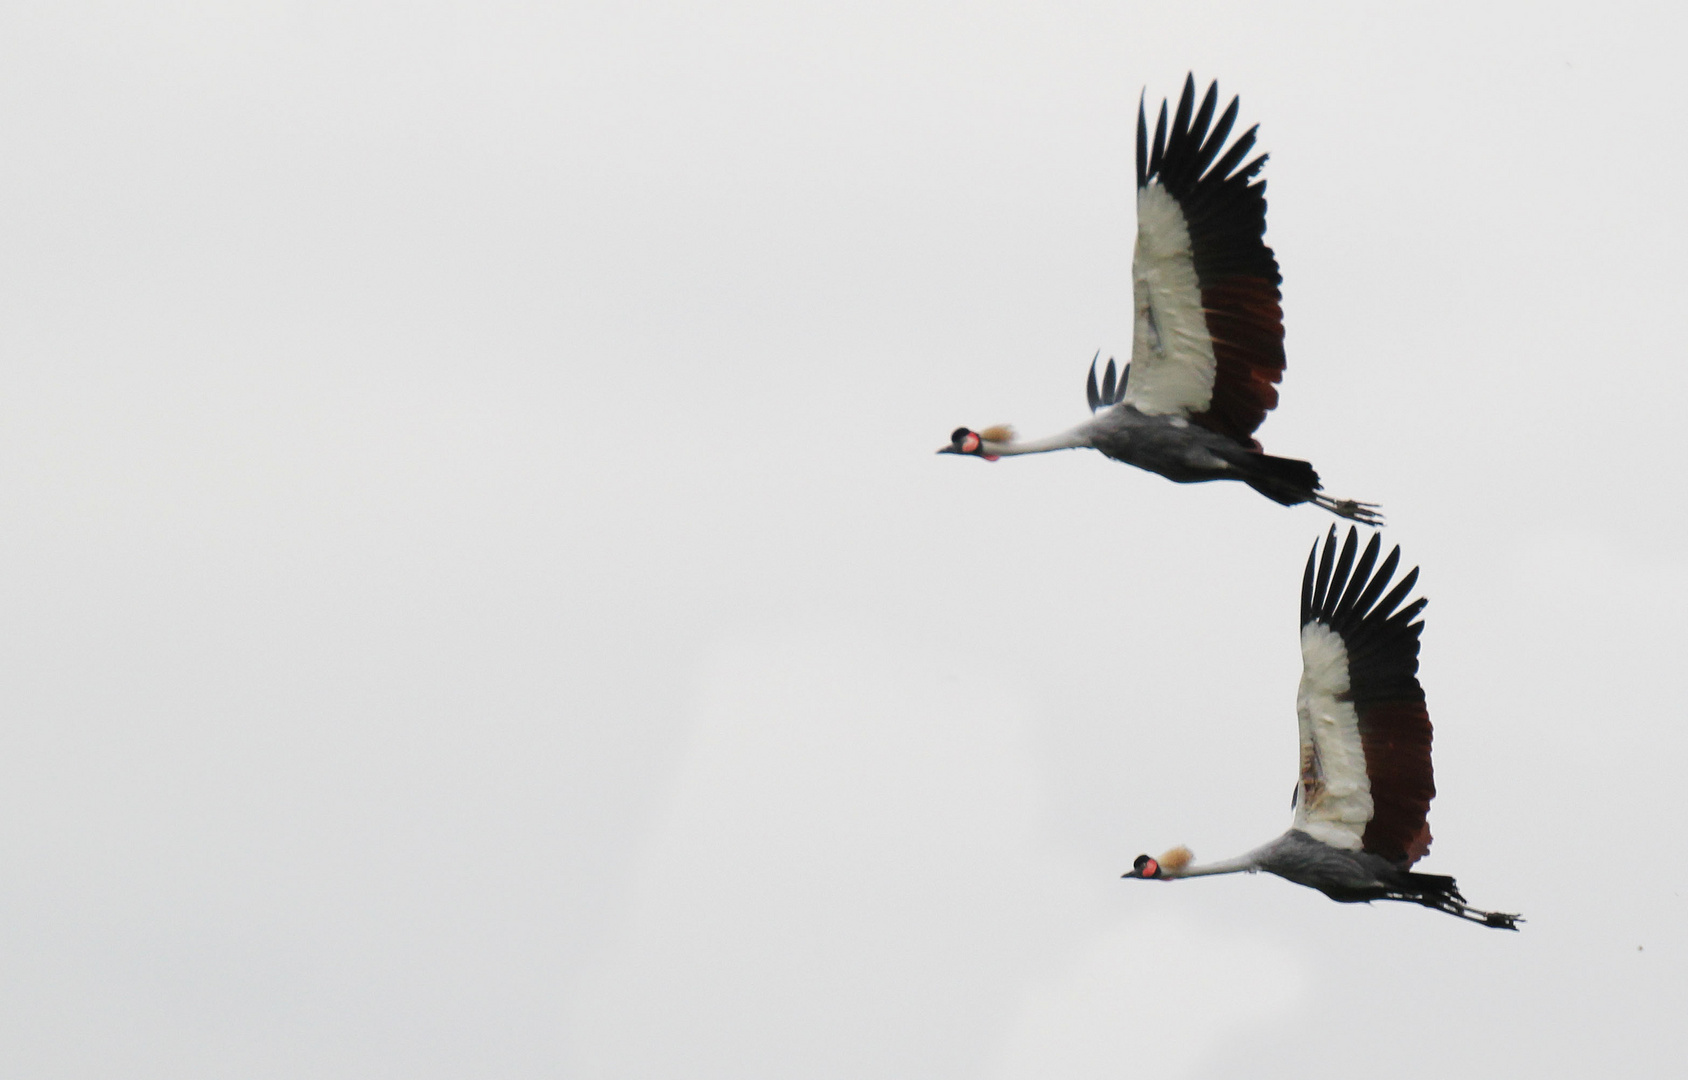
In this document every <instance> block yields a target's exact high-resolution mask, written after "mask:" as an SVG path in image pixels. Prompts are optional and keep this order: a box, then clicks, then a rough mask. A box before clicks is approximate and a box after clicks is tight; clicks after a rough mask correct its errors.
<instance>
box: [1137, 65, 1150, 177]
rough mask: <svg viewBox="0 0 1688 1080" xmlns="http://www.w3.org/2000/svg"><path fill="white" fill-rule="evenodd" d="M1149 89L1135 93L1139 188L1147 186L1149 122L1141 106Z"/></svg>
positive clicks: (1146, 97)
mask: <svg viewBox="0 0 1688 1080" xmlns="http://www.w3.org/2000/svg"><path fill="white" fill-rule="evenodd" d="M1148 97H1149V89H1148V87H1144V88H1143V92H1142V93H1141V94H1139V95H1137V187H1138V189H1139V190H1141V189H1143V188H1146V187H1148V186H1149V122H1148V120H1147V119H1146V118H1145V117H1144V115H1143V106H1144V104H1145V103H1146V102H1147V101H1148Z"/></svg>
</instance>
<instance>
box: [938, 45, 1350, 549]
mask: <svg viewBox="0 0 1688 1080" xmlns="http://www.w3.org/2000/svg"><path fill="white" fill-rule="evenodd" d="M1218 94H1219V84H1218V83H1217V82H1215V83H1214V84H1212V85H1211V86H1209V87H1208V90H1207V96H1206V97H1204V98H1203V99H1202V103H1201V107H1200V108H1195V107H1194V103H1195V96H1196V82H1195V79H1194V77H1193V76H1191V77H1186V79H1185V80H1184V95H1183V97H1182V98H1180V99H1179V102H1178V111H1177V113H1176V114H1175V115H1174V116H1173V118H1172V127H1171V129H1170V130H1169V129H1168V128H1167V123H1166V102H1164V101H1162V102H1161V109H1160V119H1159V120H1158V121H1157V122H1156V123H1155V138H1154V142H1153V144H1152V149H1151V144H1150V142H1149V137H1148V124H1147V122H1146V120H1145V118H1144V113H1143V103H1142V102H1141V101H1139V102H1138V105H1137V249H1136V252H1135V253H1134V254H1133V256H1132V260H1131V276H1132V291H1133V293H1134V296H1135V302H1136V313H1137V315H1136V329H1135V332H1134V335H1133V340H1132V343H1131V362H1130V363H1128V364H1126V365H1125V368H1124V369H1123V370H1122V371H1120V372H1119V373H1118V378H1117V380H1116V378H1115V370H1114V362H1113V360H1112V359H1109V361H1108V366H1107V370H1106V372H1105V373H1104V374H1103V376H1102V384H1101V386H1100V387H1098V386H1097V384H1096V360H1098V359H1100V358H1101V353H1100V352H1098V353H1097V354H1096V357H1095V358H1094V359H1092V360H1091V362H1090V377H1089V381H1088V383H1087V384H1086V387H1085V391H1086V397H1087V398H1088V399H1089V402H1090V411H1091V413H1092V414H1094V415H1093V416H1092V417H1091V419H1089V420H1088V421H1086V422H1085V423H1083V424H1080V425H1079V426H1078V427H1075V428H1073V429H1072V430H1070V431H1064V432H1062V433H1061V434H1059V435H1053V436H1050V437H1049V438H1046V439H1031V440H1026V441H1021V440H1020V439H1018V438H1017V437H1016V436H1015V434H1014V429H1013V428H1011V427H1008V426H1006V425H1002V426H998V427H991V428H986V429H985V430H983V431H974V430H972V429H971V428H965V427H962V428H956V429H955V431H954V433H953V434H952V435H951V436H950V442H949V444H948V445H947V446H944V447H941V448H940V449H939V450H938V453H940V454H964V455H970V456H973V457H980V458H984V459H985V460H986V461H995V460H997V459H998V458H1002V457H1009V456H1011V455H1014V454H1041V453H1043V452H1045V451H1048V450H1066V449H1072V448H1076V447H1085V446H1088V447H1091V448H1093V449H1096V450H1100V451H1102V453H1104V454H1106V455H1107V456H1108V457H1111V458H1113V459H1114V460H1116V461H1123V462H1125V463H1127V464H1128V465H1135V466H1137V467H1138V468H1140V469H1147V470H1149V471H1150V472H1153V473H1159V474H1160V475H1162V476H1164V477H1166V478H1167V479H1168V480H1172V481H1174V482H1176V483H1180V484H1193V483H1199V482H1201V481H1204V480H1241V481H1242V482H1243V483H1245V484H1247V485H1248V486H1250V487H1252V488H1253V489H1254V490H1256V491H1258V492H1260V493H1261V494H1262V495H1264V496H1266V497H1267V498H1268V499H1271V500H1273V501H1274V502H1278V503H1281V504H1283V505H1284V506H1294V505H1296V504H1298V503H1304V502H1312V503H1317V504H1318V505H1319V506H1322V507H1324V508H1325V509H1326V510H1329V511H1331V512H1332V513H1334V514H1337V515H1339V516H1341V517H1345V518H1352V519H1353V520H1355V521H1360V522H1364V523H1366V524H1370V525H1375V524H1379V523H1380V522H1381V520H1382V519H1381V518H1380V517H1379V516H1378V514H1377V507H1376V506H1375V505H1374V504H1371V503H1362V502H1356V501H1354V500H1352V499H1333V498H1331V497H1330V496H1328V495H1324V494H1321V487H1322V485H1321V484H1320V483H1319V474H1318V473H1316V472H1314V471H1313V466H1311V465H1309V464H1308V463H1307V462H1305V461H1296V460H1294V459H1292V458H1281V457H1270V456H1268V455H1266V454H1264V453H1262V452H1261V448H1260V443H1258V442H1257V441H1255V438H1254V431H1255V429H1256V428H1258V427H1259V426H1260V424H1261V421H1263V420H1265V419H1266V413H1267V412H1268V411H1269V410H1270V409H1272V408H1273V407H1274V406H1276V405H1277V403H1278V389H1277V385H1276V384H1277V382H1278V380H1279V379H1280V378H1282V377H1283V372H1284V326H1283V309H1282V308H1281V307H1280V306H1279V300H1280V299H1281V296H1280V294H1279V292H1278V284H1279V283H1280V282H1281V281H1282V280H1283V278H1282V276H1281V275H1280V274H1279V273H1278V263H1277V260H1276V259H1275V258H1273V256H1272V249H1271V248H1269V247H1267V246H1266V243H1265V241H1264V240H1263V239H1262V237H1263V236H1264V235H1265V232H1266V181H1264V180H1255V179H1254V178H1255V176H1256V175H1257V174H1258V173H1259V172H1260V169H1261V167H1262V166H1263V165H1265V164H1266V155H1265V154H1261V155H1260V156H1259V157H1256V158H1255V159H1254V160H1253V161H1250V162H1249V163H1248V164H1246V165H1241V167H1240V168H1239V167H1238V166H1239V165H1240V164H1241V162H1242V160H1243V158H1244V157H1245V156H1246V155H1247V154H1248V152H1249V150H1250V149H1251V148H1252V147H1253V146H1254V133H1255V132H1256V131H1257V130H1259V128H1258V125H1256V126H1255V127H1251V128H1249V129H1248V130H1247V131H1245V132H1243V134H1242V136H1241V137H1240V138H1238V139H1237V140H1236V141H1235V142H1233V143H1232V144H1231V146H1230V149H1228V150H1225V152H1224V153H1223V154H1221V153H1220V151H1221V149H1223V148H1224V146H1225V140H1226V138H1228V137H1229V136H1230V134H1231V125H1232V124H1234V123H1235V122H1236V119H1237V100H1238V99H1236V98H1232V99H1231V104H1230V105H1229V106H1228V107H1227V108H1226V109H1225V112H1224V113H1223V114H1222V115H1221V116H1220V117H1219V122H1218V123H1217V124H1214V125H1213V127H1212V130H1211V132H1210V131H1209V127H1208V125H1209V124H1210V123H1211V122H1212V120H1213V110H1214V105H1215V103H1216V102H1217V99H1218ZM1192 113H1193V116H1192Z"/></svg>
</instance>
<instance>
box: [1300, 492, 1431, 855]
mask: <svg viewBox="0 0 1688 1080" xmlns="http://www.w3.org/2000/svg"><path fill="white" fill-rule="evenodd" d="M1381 541H1382V536H1381V534H1377V533H1374V534H1373V535H1372V538H1371V542H1370V543H1369V544H1367V545H1366V549H1365V551H1364V553H1363V554H1360V555H1359V557H1358V560H1357V561H1356V558H1355V552H1356V549H1357V548H1358V547H1359V530H1357V529H1354V528H1350V529H1349V530H1348V538H1347V542H1346V543H1345V544H1344V545H1343V547H1342V552H1341V554H1340V556H1339V555H1337V552H1336V528H1335V526H1332V527H1331V530H1330V533H1329V535H1328V536H1326V538H1325V545H1324V553H1323V556H1322V557H1320V553H1319V545H1318V544H1317V542H1315V543H1314V545H1313V550H1312V552H1311V553H1310V554H1309V555H1308V556H1307V569H1306V571H1305V573H1304V574H1303V575H1302V583H1301V625H1302V626H1306V625H1307V624H1308V623H1310V622H1320V623H1323V624H1324V625H1326V626H1328V627H1330V628H1331V629H1332V630H1334V631H1335V632H1336V633H1337V634H1338V635H1340V636H1341V638H1342V642H1343V646H1344V648H1345V649H1346V651H1347V657H1348V678H1349V690H1348V700H1350V701H1351V702H1353V705H1354V710H1355V713H1356V714H1357V715H1358V717H1359V732H1360V742H1361V745H1362V748H1363V750H1364V753H1365V758H1366V777H1367V779H1368V781H1369V782H1370V785H1371V797H1372V807H1373V809H1372V817H1371V820H1370V821H1369V822H1368V823H1367V825H1366V830H1365V833H1364V835H1363V836H1362V837H1361V847H1362V849H1363V850H1365V851H1369V852H1372V853H1373V854H1375V855H1380V856H1382V857H1383V858H1386V859H1388V860H1390V861H1391V862H1394V863H1396V864H1398V865H1400V866H1401V867H1403V868H1405V867H1408V866H1411V865H1412V864H1413V863H1415V862H1417V861H1418V860H1419V859H1421V858H1423V857H1424V855H1425V853H1426V852H1428V851H1429V850H1430V840H1431V837H1430V827H1429V825H1428V823H1427V820H1426V819H1427V817H1428V815H1429V813H1430V800H1432V799H1434V798H1435V797H1436V784H1435V775H1434V772H1433V770H1432V768H1431V763H1430V744H1431V727H1430V713H1429V711H1428V710H1427V709H1426V708H1425V703H1424V689H1423V688H1422V687H1421V686H1419V683H1418V649H1419V635H1420V633H1422V631H1423V630H1424V623H1423V622H1419V621H1415V619H1417V616H1418V614H1419V612H1421V611H1422V610H1424V605H1425V603H1426V601H1425V600H1424V599H1423V598H1420V599H1417V600H1414V601H1412V602H1411V603H1409V604H1407V605H1406V606H1405V607H1400V605H1401V603H1402V601H1404V600H1405V599H1406V598H1407V594H1408V593H1410V592H1411V591H1412V588H1413V585H1414V584H1416V583H1417V581H1418V569H1417V568H1416V567H1415V568H1413V569H1412V570H1411V571H1409V572H1408V573H1407V575H1406V576H1405V577H1403V578H1402V579H1401V581H1400V582H1399V583H1398V584H1396V585H1395V586H1394V587H1393V588H1390V579H1391V578H1392V577H1393V576H1394V574H1395V570H1396V567H1397V566H1398V565H1399V564H1400V559H1401V549H1400V548H1399V547H1396V548H1395V549H1394V550H1393V551H1391V552H1390V553H1389V556H1388V557H1387V558H1385V559H1384V560H1383V563H1382V565H1378V564H1377V556H1378V551H1379V549H1380V546H1381ZM1374 567H1376V569H1375V572H1374V570H1373V568H1374ZM1386 589H1387V590H1388V593H1387V595H1385V590H1386ZM1397 608H1400V610H1398V611H1397V610H1396V609H1397Z"/></svg>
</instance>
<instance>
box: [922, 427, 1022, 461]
mask: <svg viewBox="0 0 1688 1080" xmlns="http://www.w3.org/2000/svg"><path fill="white" fill-rule="evenodd" d="M1013 441H1014V429H1013V428H1011V427H1009V426H1008V425H1007V424H998V425H996V426H995V427H988V428H986V429H985V430H983V431H974V430H973V429H972V428H964V427H958V428H956V429H955V430H954V431H952V432H951V433H950V441H949V445H948V446H940V447H938V453H940V454H964V455H968V456H971V457H979V458H984V459H985V460H986V461H995V460H996V459H997V458H998V457H1000V456H1001V455H999V454H993V453H991V451H992V450H993V449H996V447H993V446H990V445H989V444H991V443H1008V442H1013Z"/></svg>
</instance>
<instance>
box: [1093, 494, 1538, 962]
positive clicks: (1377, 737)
mask: <svg viewBox="0 0 1688 1080" xmlns="http://www.w3.org/2000/svg"><path fill="white" fill-rule="evenodd" d="M1378 542H1379V537H1378V536H1376V535H1374V536H1373V537H1372V539H1371V543H1369V544H1367V545H1366V550H1365V552H1364V554H1362V555H1360V557H1359V561H1358V563H1357V564H1356V562H1355V559H1354V553H1355V549H1356V548H1357V547H1358V546H1359V537H1358V533H1357V531H1356V530H1355V529H1353V528H1350V529H1349V530H1348V540H1347V542H1346V543H1345V544H1344V545H1343V548H1342V554H1341V556H1340V557H1334V556H1335V553H1336V529H1335V527H1332V528H1331V530H1330V535H1329V536H1328V537H1327V538H1326V539H1325V547H1324V553H1323V555H1322V557H1321V556H1320V555H1319V545H1318V544H1317V543H1316V542H1315V543H1314V545H1313V552H1312V554H1310V555H1308V557H1307V569H1306V572H1305V573H1304V574H1303V575H1302V579H1301V689H1300V690H1299V692H1298V693H1297V694H1296V700H1295V705H1296V713H1297V715H1298V717H1299V719H1300V726H1301V779H1300V780H1299V781H1298V782H1297V783H1296V786H1295V794H1294V796H1293V798H1292V802H1291V805H1292V807H1293V808H1294V811H1295V818H1294V821H1293V823H1292V824H1291V825H1290V829H1289V831H1288V832H1286V833H1284V834H1283V835H1282V836H1280V837H1278V838H1277V839H1276V840H1273V841H1271V842H1270V843H1268V844H1266V845H1264V846H1262V847H1258V848H1256V849H1255V850H1253V851H1250V852H1248V853H1247V854H1246V855H1239V856H1238V857H1236V858H1234V859H1226V860H1223V861H1220V862H1212V863H1198V862H1196V861H1195V859H1194V856H1193V855H1191V853H1190V850H1189V849H1188V848H1184V847H1177V848H1173V849H1172V850H1171V851H1169V852H1167V853H1166V854H1164V855H1162V856H1161V857H1160V858H1158V859H1156V858H1152V857H1150V856H1148V855H1139V856H1138V857H1137V861H1136V862H1135V863H1134V864H1133V865H1132V869H1131V870H1130V871H1129V872H1128V873H1127V874H1126V875H1125V876H1126V877H1127V878H1136V879H1141V880H1146V881H1171V880H1176V879H1178V878H1187V877H1202V876H1205V875H1208V874H1235V873H1250V874H1252V873H1256V872H1257V871H1260V870H1264V871H1266V872H1267V873H1269V874H1276V875H1278V876H1279V877H1281V878H1285V879H1287V880H1289V881H1293V882H1295V883H1296V884H1297V885H1306V886H1307V887H1308V888H1312V889H1317V890H1319V891H1320V892H1322V893H1324V894H1325V895H1326V896H1328V897H1330V898H1331V899H1332V900H1336V901H1338V902H1340V903H1344V904H1353V903H1365V902H1369V901H1372V900H1403V901H1407V902H1409V903H1414V904H1423V905H1424V906H1425V907H1429V908H1435V909H1436V910H1437V911H1445V912H1447V913H1448V914H1449V915H1457V916H1458V917H1459V918H1462V919H1469V920H1471V921H1472V922H1477V923H1481V924H1483V925H1484V926H1492V927H1496V928H1497V929H1501V930H1516V929H1518V926H1517V924H1518V923H1520V922H1523V921H1524V920H1523V919H1522V918H1521V917H1520V916H1517V915H1508V914H1505V913H1503V912H1499V911H1479V910H1477V909H1476V908H1474V907H1471V906H1469V905H1468V904H1467V903H1466V902H1465V897H1463V896H1461V895H1460V892H1459V889H1458V887H1456V885H1455V884H1454V879H1453V878H1451V877H1444V876H1442V875H1440V874H1416V873H1413V872H1412V866H1413V864H1414V863H1416V862H1417V861H1418V860H1419V859H1421V858H1423V857H1424V855H1425V854H1426V853H1427V852H1428V851H1429V850H1430V827H1429V826H1428V825H1427V824H1426V823H1425V818H1426V816H1427V815H1428V814H1429V812H1430V800H1431V799H1433V798H1435V796H1436V784H1435V780H1434V777H1433V775H1432V772H1431V768H1430V714H1429V713H1428V712H1427V711H1426V710H1425V707H1424V690H1423V689H1422V688H1421V687H1420V686H1419V684H1418V638H1419V633H1420V632H1421V631H1422V630H1423V629H1424V623H1423V622H1419V621H1416V620H1417V617H1418V613H1419V612H1420V611H1422V610H1423V609H1424V604H1425V601H1424V600H1423V599H1422V598H1421V599H1418V600H1414V601H1413V602H1412V603H1410V604H1407V605H1406V606H1405V607H1402V606H1401V602H1402V601H1403V600H1405V599H1406V598H1407V594H1408V593H1410V592H1411V591H1412V587H1413V584H1414V582H1416V581H1417V580H1418V570H1417V569H1416V568H1415V569H1413V571H1412V572H1411V573H1409V574H1407V576H1406V577H1404V578H1402V579H1401V582H1400V584H1398V585H1396V586H1395V587H1394V588H1392V589H1391V588H1390V587H1389V582H1390V579H1391V578H1392V577H1394V575H1395V568H1396V565H1397V564H1398V563H1399V562H1400V558H1401V549H1400V548H1399V547H1397V548H1396V549H1395V550H1394V551H1391V552H1390V553H1389V557H1388V558H1386V559H1384V560H1383V565H1382V566H1378V567H1377V570H1376V572H1375V573H1373V570H1372V568H1373V567H1374V566H1376V564H1377V553H1378ZM1333 557H1334V558H1333ZM1333 563H1334V565H1333ZM1386 589H1387V590H1388V595H1387V596H1385V595H1384V590H1386ZM1380 597H1381V599H1380ZM1397 609H1399V610H1397Z"/></svg>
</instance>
